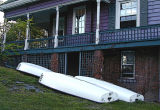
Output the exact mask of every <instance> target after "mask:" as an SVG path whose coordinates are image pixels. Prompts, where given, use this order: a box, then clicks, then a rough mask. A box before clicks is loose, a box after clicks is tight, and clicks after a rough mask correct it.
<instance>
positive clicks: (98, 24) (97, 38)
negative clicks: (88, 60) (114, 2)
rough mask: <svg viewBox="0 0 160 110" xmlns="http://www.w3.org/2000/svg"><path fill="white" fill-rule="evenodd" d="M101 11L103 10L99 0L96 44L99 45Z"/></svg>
mask: <svg viewBox="0 0 160 110" xmlns="http://www.w3.org/2000/svg"><path fill="white" fill-rule="evenodd" d="M100 9H101V0H97V28H96V44H99V30H100V28H99V27H100Z"/></svg>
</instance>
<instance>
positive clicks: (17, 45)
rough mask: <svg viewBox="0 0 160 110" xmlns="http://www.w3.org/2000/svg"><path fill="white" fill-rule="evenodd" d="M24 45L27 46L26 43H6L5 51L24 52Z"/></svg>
mask: <svg viewBox="0 0 160 110" xmlns="http://www.w3.org/2000/svg"><path fill="white" fill-rule="evenodd" d="M24 45H25V43H24V41H11V42H6V44H5V50H12V51H15V50H16V51H17V50H23V49H24Z"/></svg>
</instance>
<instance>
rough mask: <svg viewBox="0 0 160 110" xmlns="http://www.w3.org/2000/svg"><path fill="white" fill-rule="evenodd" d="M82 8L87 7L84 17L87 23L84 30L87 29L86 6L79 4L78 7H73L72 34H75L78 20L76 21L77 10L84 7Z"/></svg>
mask: <svg viewBox="0 0 160 110" xmlns="http://www.w3.org/2000/svg"><path fill="white" fill-rule="evenodd" d="M82 8H84V9H85V17H84V22H85V24H84V31H86V6H79V7H76V8H74V9H73V23H72V34H75V23H76V21H75V17H76V16H75V15H76V13H75V12H76V10H77V9H82Z"/></svg>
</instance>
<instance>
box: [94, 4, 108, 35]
mask: <svg viewBox="0 0 160 110" xmlns="http://www.w3.org/2000/svg"><path fill="white" fill-rule="evenodd" d="M108 11H109V10H108V5H107V4H106V3H102V4H101V15H100V16H101V17H100V30H106V29H108V15H109V14H108ZM92 23H93V27H92V31H93V32H95V31H96V26H97V24H96V23H97V7H96V4H95V5H94V8H93V21H92Z"/></svg>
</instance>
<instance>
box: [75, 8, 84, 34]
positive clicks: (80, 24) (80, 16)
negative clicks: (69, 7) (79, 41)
mask: <svg viewBox="0 0 160 110" xmlns="http://www.w3.org/2000/svg"><path fill="white" fill-rule="evenodd" d="M85 16H86V9H85V7H79V8H75V9H74V12H73V32H72V33H73V34H81V33H85Z"/></svg>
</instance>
